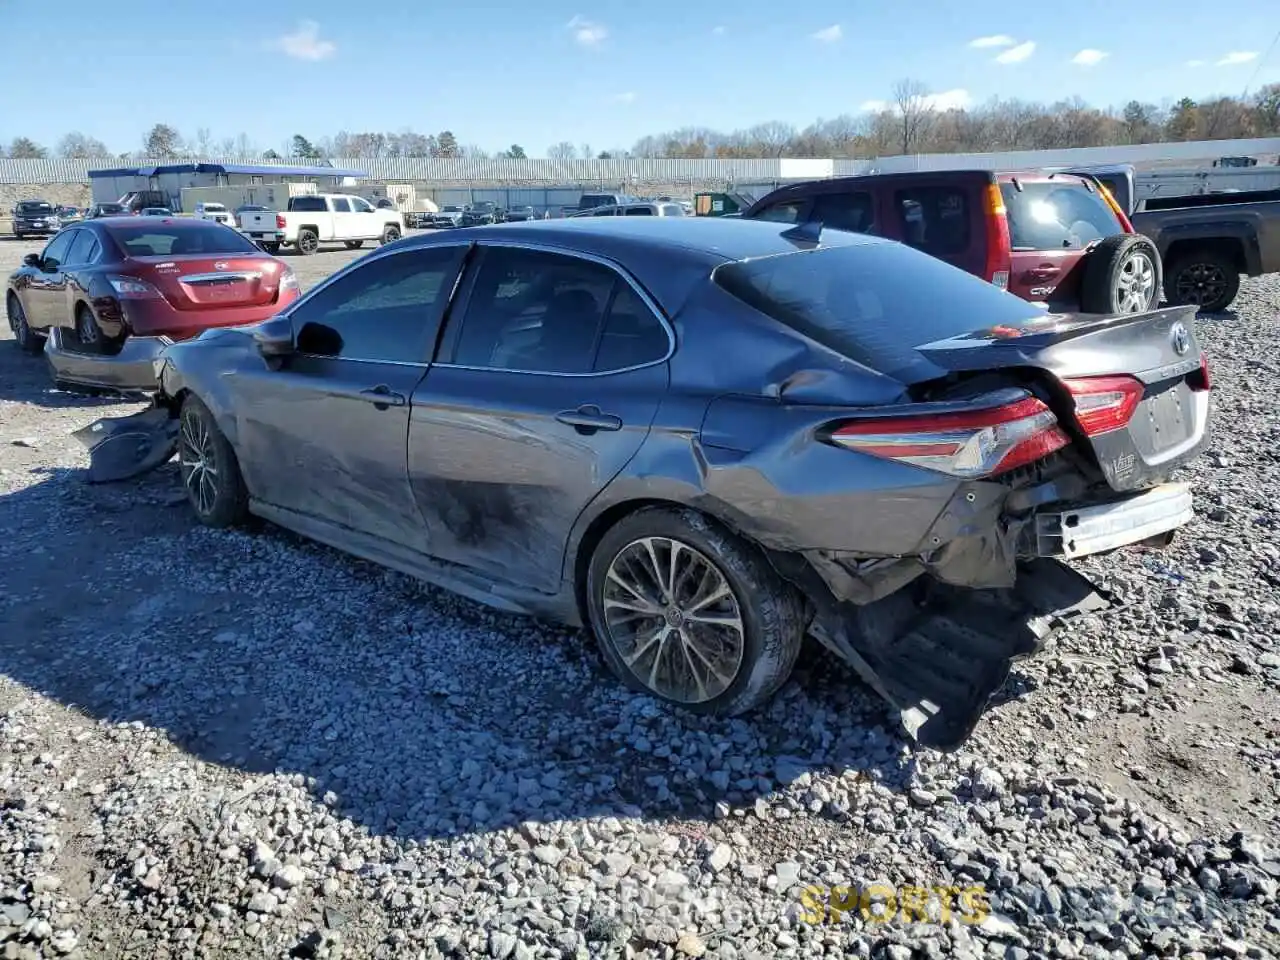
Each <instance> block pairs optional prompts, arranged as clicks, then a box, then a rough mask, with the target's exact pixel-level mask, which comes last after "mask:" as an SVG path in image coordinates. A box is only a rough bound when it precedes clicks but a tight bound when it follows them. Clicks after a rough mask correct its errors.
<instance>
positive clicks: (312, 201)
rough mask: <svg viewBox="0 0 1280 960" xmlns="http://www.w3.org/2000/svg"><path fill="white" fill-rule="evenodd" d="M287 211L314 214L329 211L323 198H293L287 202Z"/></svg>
mask: <svg viewBox="0 0 1280 960" xmlns="http://www.w3.org/2000/svg"><path fill="white" fill-rule="evenodd" d="M289 209H290V211H292V212H294V213H316V212H323V211H326V210H328V209H329V207H328V205H327V204H326V203H325V202H324V197H294V198H293V199H292V200H290V201H289Z"/></svg>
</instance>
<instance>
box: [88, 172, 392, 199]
mask: <svg viewBox="0 0 1280 960" xmlns="http://www.w3.org/2000/svg"><path fill="white" fill-rule="evenodd" d="M368 176H369V174H368V173H367V172H366V171H363V170H344V169H341V168H338V167H331V166H305V167H303V166H285V165H283V164H245V163H172V164H166V165H164V166H157V167H113V168H111V169H108V170H90V171H89V185H90V187H91V188H92V191H93V202H94V203H110V202H112V201H114V200H119V199H120V198H121V197H123V196H124V195H125V194H127V193H131V192H134V191H139V190H160V191H162V192H163V193H165V194H166V195H168V196H169V197H170V200H171V204H170V205H171V207H172V208H173V209H177V208H178V206H179V205H180V202H181V197H182V191H183V189H184V188H187V187H248V186H257V185H260V184H270V183H314V184H316V189H317V190H318V191H320V192H328V191H334V190H336V189H337V188H338V187H342V186H352V185H354V184H355V182H356V180H357V179H363V178H366V177H368Z"/></svg>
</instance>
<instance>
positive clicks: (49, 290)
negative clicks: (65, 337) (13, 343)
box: [22, 230, 82, 329]
mask: <svg viewBox="0 0 1280 960" xmlns="http://www.w3.org/2000/svg"><path fill="white" fill-rule="evenodd" d="M81 232H82V231H80V230H63V231H62V232H61V233H59V234H58V235H57V236H55V237H54V238H53V239H52V240H50V241H49V243H48V244H46V246H45V248H44V251H43V252H42V253H41V254H40V266H39V267H38V268H37V269H36V270H34V271H32V274H31V279H30V281H29V282H28V284H27V288H26V291H25V292H24V293H23V294H22V308H23V310H24V311H25V312H26V315H27V324H28V325H29V326H32V327H35V328H37V329H47V328H48V327H51V326H56V325H57V324H58V322H59V320H58V318H59V315H60V313H61V310H60V306H59V305H60V304H61V302H62V299H63V296H62V291H63V289H64V287H65V283H66V281H65V279H64V276H63V273H62V265H63V263H64V262H65V261H66V259H67V254H68V253H70V252H71V244H72V243H74V242H75V239H76V237H77V236H78V235H79V234H80V233H81Z"/></svg>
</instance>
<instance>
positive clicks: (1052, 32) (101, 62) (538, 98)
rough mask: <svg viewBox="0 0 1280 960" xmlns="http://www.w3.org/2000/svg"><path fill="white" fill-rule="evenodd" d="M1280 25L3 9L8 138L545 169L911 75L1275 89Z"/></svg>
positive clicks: (1112, 15) (1152, 13)
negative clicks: (401, 144) (306, 144)
mask: <svg viewBox="0 0 1280 960" xmlns="http://www.w3.org/2000/svg"><path fill="white" fill-rule="evenodd" d="M238 8H239V9H240V10H243V11H244V12H243V13H238V12H233V11H236V10H237V9H238ZM1002 12H1004V15H1003V16H1002V15H1001V13H1002ZM1277 36H1280V3H1277V2H1276V0H1233V2H1231V3H1230V4H1215V3H1205V2H1204V0H1163V2H1161V3H1160V4H1158V5H1153V4H1150V3H1124V2H1120V0H1073V2H1071V3H1062V2H1059V3H1021V4H1007V5H1006V4H974V3H969V2H962V0H895V2H889V0H880V2H872V0H858V2H849V0H846V2H834V0H809V2H807V3H804V4H795V5H792V4H786V3H779V2H777V0H735V2H733V3H731V4H729V3H720V2H716V3H713V2H710V0H703V2H701V3H693V2H689V0H570V2H567V3H562V2H560V0H539V2H536V3H530V2H516V0H507V2H498V0H465V2H464V0H425V2H423V0H417V2H412V3H411V2H407V0H399V2H397V0H379V2H375V3H370V4H369V5H368V6H363V5H356V4H352V3H350V2H342V3H339V2H336V0H307V2H296V0H273V2H271V3H267V4H263V5H262V6H261V7H250V6H249V5H248V4H244V5H241V4H222V3H218V4H210V3H202V2H200V0H134V2H131V3H129V4H126V5H124V6H121V5H120V4H112V3H106V2H103V0H60V2H59V3H57V4H52V5H51V4H46V3H38V2H35V0H0V37H5V38H6V39H8V41H9V42H8V43H7V45H6V49H7V50H8V53H7V54H6V56H5V57H3V58H0V141H6V142H7V141H8V140H10V139H12V138H13V137H17V136H27V137H31V138H32V139H34V140H36V141H37V142H39V143H41V144H43V145H45V146H49V147H53V146H54V145H56V143H57V141H58V140H59V139H60V138H61V136H62V135H63V134H65V133H66V132H68V131H70V130H77V131H79V132H82V133H85V134H88V135H90V136H93V137H96V138H97V139H99V140H101V141H103V142H104V143H106V144H107V146H108V147H110V148H111V149H112V150H113V151H117V152H124V151H133V150H137V149H139V148H140V147H141V144H142V140H143V137H144V136H145V133H146V130H147V129H148V128H149V127H150V126H151V125H152V124H153V123H157V122H163V123H168V124H170V125H172V126H174V127H176V128H177V129H178V130H179V131H180V132H182V133H183V134H184V135H186V136H191V135H193V134H194V133H195V132H196V130H197V129H198V128H201V127H204V128H207V129H209V130H210V131H211V132H212V135H213V139H214V141H215V142H217V141H220V140H223V139H225V138H234V137H237V136H238V135H239V134H241V133H244V134H246V135H247V136H248V138H249V140H250V141H251V142H252V143H254V144H255V145H256V146H258V147H259V148H260V149H264V150H265V149H268V148H271V149H275V150H278V151H283V148H284V145H285V143H286V142H287V141H288V139H289V138H290V137H291V136H292V135H293V134H295V133H301V134H303V135H304V136H306V137H308V138H309V139H312V140H318V139H320V138H322V137H323V136H325V135H331V134H333V133H335V132H337V131H339V130H346V131H348V132H350V133H356V132H360V131H365V130H371V131H372V130H377V131H392V132H398V131H403V130H414V131H417V132H420V133H434V132H438V131H440V130H443V129H449V130H452V131H453V133H454V134H455V136H456V137H457V138H458V140H459V141H460V142H461V143H464V144H474V145H476V146H479V147H481V148H483V149H485V150H488V151H497V150H502V149H506V148H507V147H509V146H510V145H511V144H513V143H517V144H520V145H521V146H522V147H523V148H524V149H525V151H526V152H527V154H528V155H529V156H545V155H546V151H547V148H548V147H549V146H550V145H551V144H554V143H558V142H561V141H566V140H567V141H570V142H572V143H574V144H589V145H590V146H591V147H592V148H593V149H594V150H595V151H600V150H606V149H617V148H627V147H630V146H631V145H632V144H633V143H634V142H635V141H636V140H637V139H638V138H640V137H642V136H645V135H647V134H654V133H661V132H663V131H667V130H672V129H675V128H678V127H687V126H706V127H712V128H715V129H718V130H724V131H726V132H727V131H729V130H732V129H735V128H745V127H749V126H751V125H753V124H757V123H762V122H766V121H771V120H781V121H785V122H788V123H792V124H795V125H796V126H804V125H806V124H808V123H810V122H812V121H814V120H816V119H818V118H831V117H835V116H838V115H840V114H857V113H858V112H860V111H865V110H868V109H874V108H875V107H876V106H877V105H879V104H882V103H883V102H885V101H888V100H889V99H890V98H891V90H892V87H893V85H894V82H895V81H897V80H900V79H904V78H910V79H913V80H917V81H920V82H921V83H923V84H925V85H926V86H927V87H928V89H929V90H930V91H931V92H932V94H933V95H934V97H935V98H936V102H937V103H938V104H939V105H941V106H946V105H964V104H967V103H981V102H982V101H984V100H987V99H989V98H991V97H993V96H1000V97H1005V98H1008V97H1018V98H1021V99H1026V100H1039V101H1046V102H1049V101H1053V100H1059V99H1063V98H1065V97H1070V96H1073V95H1078V96H1080V97H1082V98H1084V99H1085V100H1086V101H1088V102H1090V103H1093V104H1095V105H1098V106H1109V105H1122V104H1123V103H1125V102H1126V101H1128V100H1131V99H1139V100H1143V101H1151V102H1156V103H1160V102H1162V101H1168V100H1174V99H1177V98H1179V97H1182V96H1191V97H1193V98H1202V97H1205V96H1209V95H1213V94H1224V93H1225V94H1233V95H1238V94H1240V93H1242V92H1243V91H1244V90H1245V89H1246V88H1249V89H1256V88H1257V87H1258V86H1260V85H1262V84H1265V83H1269V82H1276V81H1280V44H1276V43H1273V41H1274V40H1275V39H1276V38H1277ZM81 58H85V59H84V60H83V61H82V59H81ZM82 65H83V69H82Z"/></svg>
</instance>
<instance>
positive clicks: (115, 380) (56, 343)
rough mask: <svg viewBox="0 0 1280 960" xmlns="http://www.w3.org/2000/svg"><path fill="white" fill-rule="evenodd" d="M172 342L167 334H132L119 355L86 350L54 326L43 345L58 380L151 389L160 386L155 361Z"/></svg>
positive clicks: (128, 388)
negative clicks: (78, 348)
mask: <svg viewBox="0 0 1280 960" xmlns="http://www.w3.org/2000/svg"><path fill="white" fill-rule="evenodd" d="M172 345H173V341H172V340H170V339H169V338H168V337H129V338H127V339H126V340H125V342H124V345H123V346H122V347H121V348H120V352H119V353H116V354H111V355H107V354H95V353H85V352H84V351H82V350H77V349H76V348H75V347H74V346H73V345H72V344H70V343H68V342H67V339H66V331H65V330H63V329H62V328H61V327H53V328H52V329H51V330H50V331H49V336H48V338H47V339H46V340H45V344H44V356H45V361H46V362H47V363H48V364H49V370H50V371H51V372H52V374H53V378H54V380H56V381H62V382H66V383H75V384H80V385H82V386H87V387H103V388H106V389H110V390H125V391H141V392H151V391H153V390H155V389H156V388H157V387H158V386H159V382H158V380H157V378H156V363H155V361H156V360H157V359H159V357H160V355H161V354H162V353H163V352H164V351H165V349H166V348H167V347H169V346H172Z"/></svg>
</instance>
